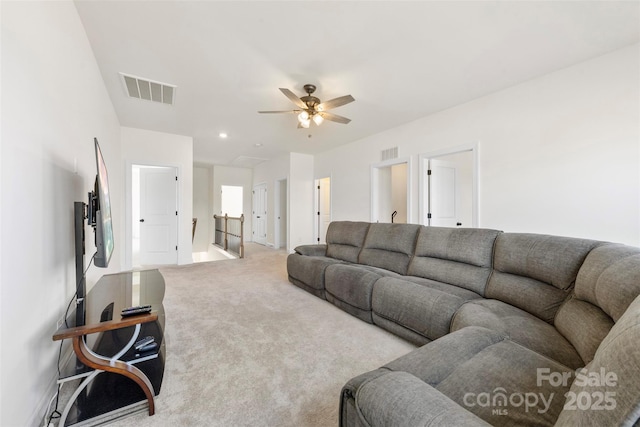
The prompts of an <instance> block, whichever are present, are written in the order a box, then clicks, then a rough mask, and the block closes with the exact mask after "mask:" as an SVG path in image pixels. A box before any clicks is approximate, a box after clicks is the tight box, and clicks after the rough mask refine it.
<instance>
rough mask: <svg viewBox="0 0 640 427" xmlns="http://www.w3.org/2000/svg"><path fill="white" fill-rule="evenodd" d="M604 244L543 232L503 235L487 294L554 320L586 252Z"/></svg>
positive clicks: (496, 248)
mask: <svg viewBox="0 0 640 427" xmlns="http://www.w3.org/2000/svg"><path fill="white" fill-rule="evenodd" d="M601 244H602V242H597V241H594V240H586V239H576V238H571V237H559V236H548V235H542V234H525V233H504V234H500V235H499V236H498V237H497V239H496V246H495V255H494V264H493V268H494V273H493V274H492V275H491V277H490V278H489V283H488V285H487V290H486V292H485V296H486V297H487V298H492V299H497V300H500V301H503V302H506V303H508V304H511V305H514V306H516V307H519V308H521V309H523V310H525V311H528V312H529V313H531V314H533V315H535V316H538V317H539V318H541V319H543V320H544V321H546V322H549V323H552V322H553V319H554V317H555V315H556V313H557V311H558V308H560V305H561V304H562V303H563V302H564V300H565V299H566V298H567V295H568V292H569V291H570V289H571V288H572V286H573V284H574V283H575V280H576V276H577V274H578V270H579V269H580V266H581V265H582V263H583V261H584V259H585V258H586V256H587V254H588V253H589V252H590V251H591V250H592V249H593V248H595V247H597V246H598V245H601Z"/></svg>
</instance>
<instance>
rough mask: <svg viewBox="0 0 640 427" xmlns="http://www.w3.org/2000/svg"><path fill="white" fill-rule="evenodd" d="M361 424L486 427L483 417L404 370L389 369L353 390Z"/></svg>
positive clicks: (373, 426)
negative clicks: (355, 391) (390, 370)
mask: <svg viewBox="0 0 640 427" xmlns="http://www.w3.org/2000/svg"><path fill="white" fill-rule="evenodd" d="M355 403H356V407H357V410H358V414H359V416H360V421H361V422H362V424H364V425H366V426H371V427H377V426H380V427H383V426H427V425H428V426H462V425H464V426H488V425H489V424H487V423H486V422H485V421H484V420H482V419H481V418H479V417H477V416H476V415H474V414H472V413H471V412H469V411H467V410H466V409H464V408H463V407H462V406H460V405H458V404H457V403H456V402H454V401H453V400H451V399H449V398H448V397H447V396H445V395H444V394H442V393H440V392H439V391H438V390H436V389H435V388H433V387H431V386H430V385H429V384H427V383H425V382H424V381H422V380H420V379H419V378H417V377H415V376H413V375H411V374H408V373H406V372H389V373H387V374H384V375H380V376H377V377H374V378H372V379H370V380H369V381H366V382H365V383H363V384H362V385H361V386H360V388H358V391H357V393H356V398H355Z"/></svg>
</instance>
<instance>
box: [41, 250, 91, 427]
mask: <svg viewBox="0 0 640 427" xmlns="http://www.w3.org/2000/svg"><path fill="white" fill-rule="evenodd" d="M96 255H98V252H96V253H94V254H93V256H92V257H91V259H90V260H89V265H88V266H87V268H85V270H84V271H83V272H82V277H80V280H78V283H76V293H75V294H74V295H73V296H72V297H71V300H70V301H69V304H67V309H66V310H65V312H64V325H65V326H66V327H67V328H68V327H69V324H68V323H67V317H68V314H69V308H71V303H72V302H73V300H74V299H76V297H77V296H78V286H80V283H81V282H82V279H84V277H85V276H86V274H87V271H89V267H91V263H92V262H93V260H94V258H95V257H96ZM63 343H64V340H60V348H59V349H58V362H57V363H56V365H57V367H58V380H60V377H61V376H62V373H61V372H60V359H61V358H62V344H63ZM59 401H60V383H58V391H57V392H56V406H55V407H54V409H53V411H51V414H50V415H49V421H48V422H47V425H48V424H51V420H53V419H56V418H60V417H61V416H62V414H61V413H60V412H59V411H58V402H59Z"/></svg>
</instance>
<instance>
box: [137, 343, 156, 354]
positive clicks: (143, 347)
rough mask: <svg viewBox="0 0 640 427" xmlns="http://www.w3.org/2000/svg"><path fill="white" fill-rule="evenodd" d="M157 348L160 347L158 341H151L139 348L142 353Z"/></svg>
mask: <svg viewBox="0 0 640 427" xmlns="http://www.w3.org/2000/svg"><path fill="white" fill-rule="evenodd" d="M156 348H158V343H157V342H151V343H149V344H147V345H144V346H142V347H140V348H138V349H137V350H138V351H139V352H140V353H146V352H148V351H153V350H155V349H156Z"/></svg>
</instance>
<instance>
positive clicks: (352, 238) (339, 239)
mask: <svg viewBox="0 0 640 427" xmlns="http://www.w3.org/2000/svg"><path fill="white" fill-rule="evenodd" d="M367 230H369V223H368V222H353V221H334V222H332V223H330V224H329V228H328V229H327V239H326V240H327V256H328V257H331V258H336V259H339V260H342V261H348V262H353V263H357V262H358V255H359V254H360V250H361V249H362V245H363V244H364V239H365V237H366V236H367Z"/></svg>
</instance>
